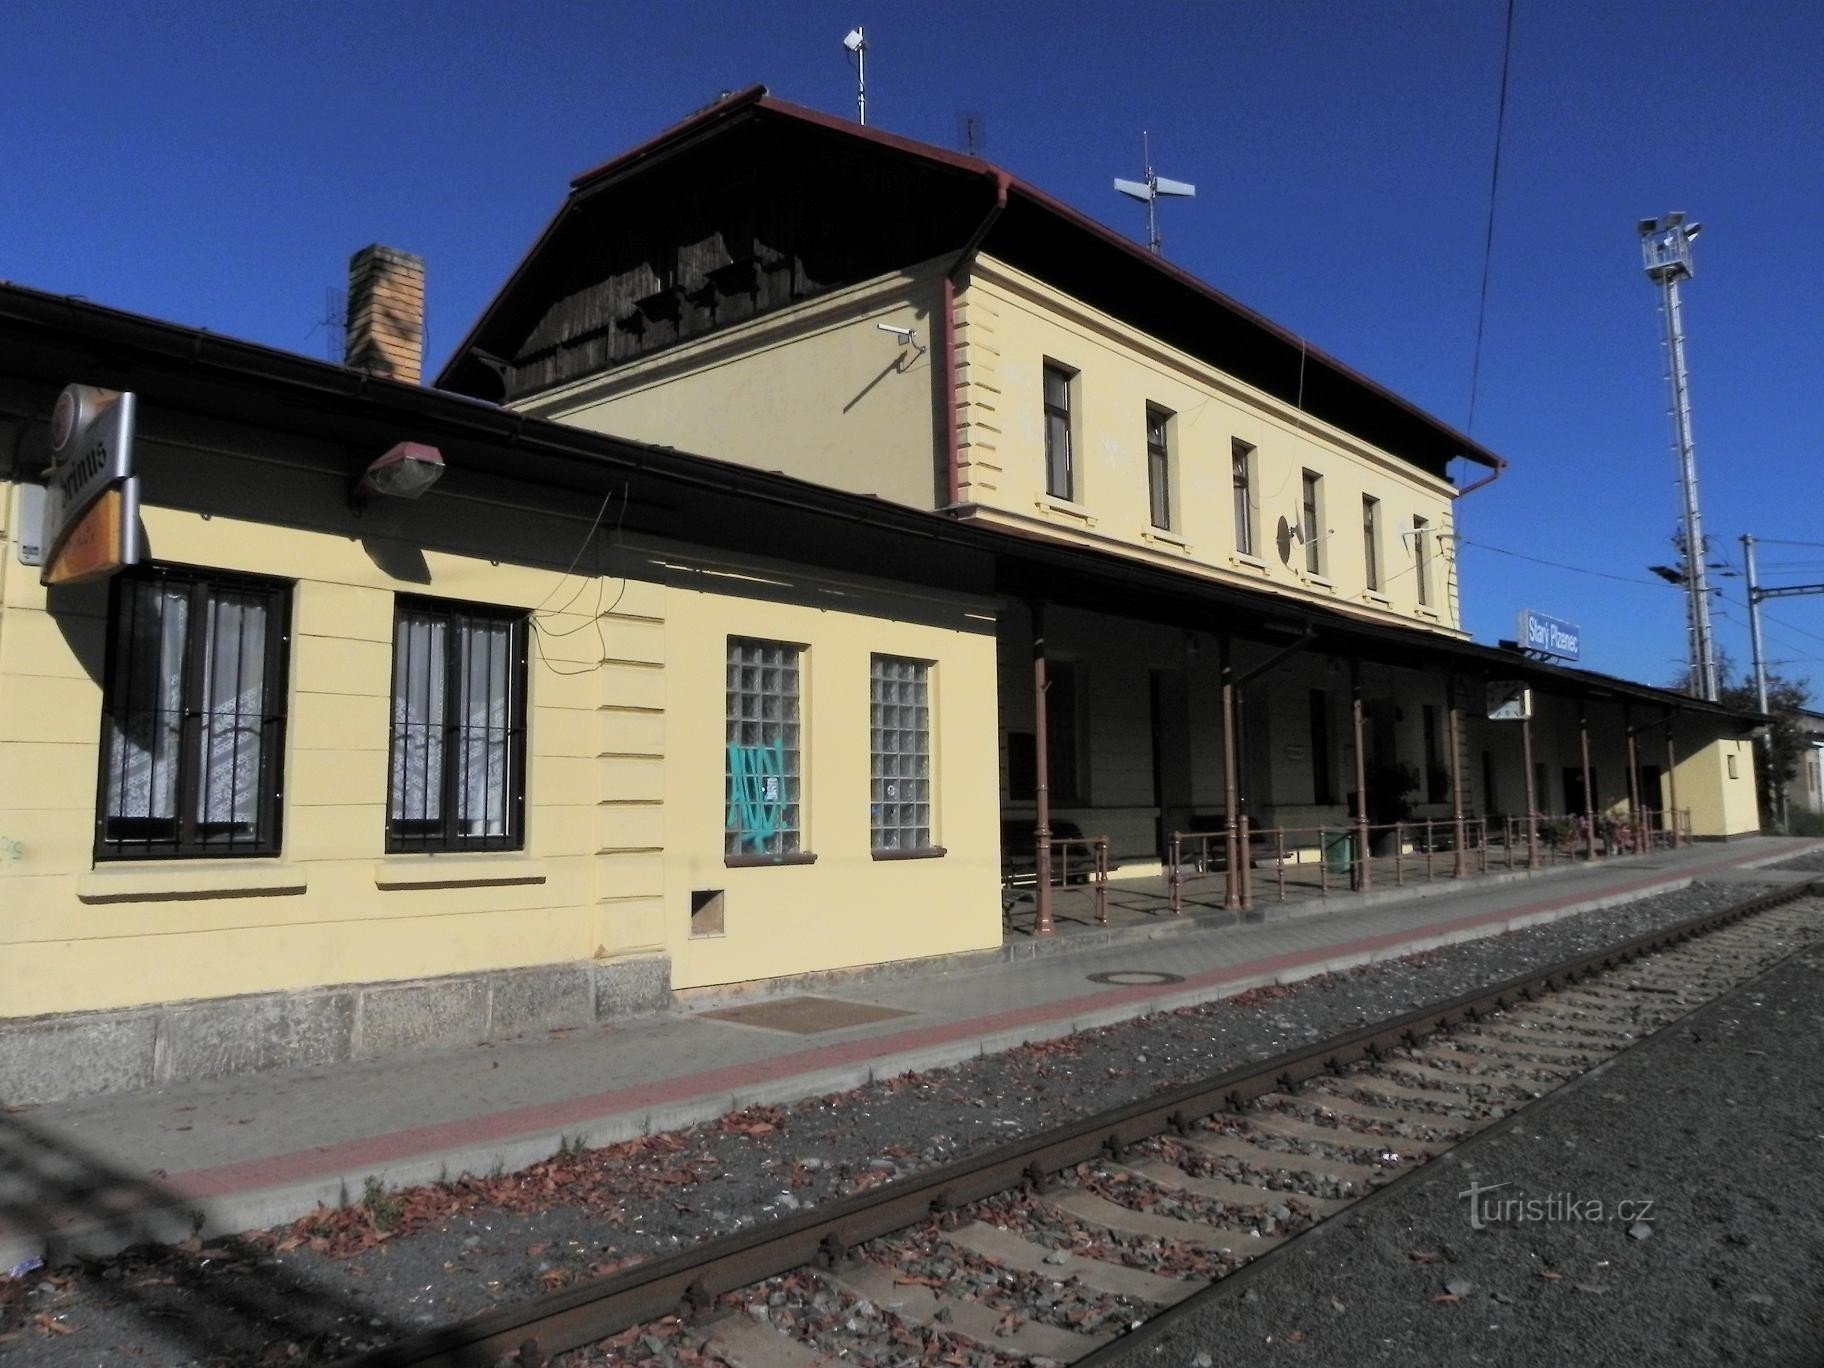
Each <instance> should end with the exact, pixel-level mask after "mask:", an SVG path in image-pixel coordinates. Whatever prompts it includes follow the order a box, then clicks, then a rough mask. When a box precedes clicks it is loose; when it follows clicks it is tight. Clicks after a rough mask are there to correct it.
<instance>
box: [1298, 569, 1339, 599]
mask: <svg viewBox="0 0 1824 1368" xmlns="http://www.w3.org/2000/svg"><path fill="white" fill-rule="evenodd" d="M1305 583H1306V584H1315V585H1316V586H1317V587H1318V588H1319V589H1328V590H1329V591H1330V592H1331V593H1333V594H1334V593H1335V592H1336V583H1335V581H1333V580H1331V579H1330V578H1329V577H1328V576H1325V575H1316V574H1313V573H1312V572H1311V571H1309V570H1307V571H1305Z"/></svg>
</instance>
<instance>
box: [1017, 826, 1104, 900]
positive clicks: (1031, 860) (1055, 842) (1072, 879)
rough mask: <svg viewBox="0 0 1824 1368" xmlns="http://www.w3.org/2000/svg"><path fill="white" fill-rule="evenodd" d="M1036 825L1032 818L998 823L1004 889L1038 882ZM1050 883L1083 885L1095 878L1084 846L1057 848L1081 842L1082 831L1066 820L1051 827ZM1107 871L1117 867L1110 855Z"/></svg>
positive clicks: (1091, 855) (1093, 859)
mask: <svg viewBox="0 0 1824 1368" xmlns="http://www.w3.org/2000/svg"><path fill="white" fill-rule="evenodd" d="M1038 825H1039V824H1038V821H1037V819H1035V818H1032V817H1007V818H1003V819H1002V821H1001V883H1002V885H1003V886H1004V887H1007V888H1031V887H1035V886H1036V885H1037V884H1038V882H1039V851H1038V839H1039V838H1038ZM1051 836H1052V847H1051V881H1052V883H1053V884H1054V885H1065V884H1086V883H1088V882H1089V881H1090V880H1091V879H1092V878H1094V877H1095V872H1096V857H1095V854H1094V853H1093V852H1092V851H1090V850H1089V848H1088V847H1087V846H1083V845H1072V844H1060V843H1061V842H1078V841H1082V840H1083V829H1082V828H1081V827H1079V826H1078V825H1077V824H1076V823H1075V822H1073V821H1070V820H1069V819H1068V818H1056V819H1054V820H1053V821H1052V824H1051ZM1108 867H1109V869H1110V870H1111V871H1112V870H1114V869H1116V868H1118V867H1119V865H1118V862H1117V861H1116V860H1115V858H1114V857H1113V855H1112V854H1111V855H1110V857H1109V861H1108Z"/></svg>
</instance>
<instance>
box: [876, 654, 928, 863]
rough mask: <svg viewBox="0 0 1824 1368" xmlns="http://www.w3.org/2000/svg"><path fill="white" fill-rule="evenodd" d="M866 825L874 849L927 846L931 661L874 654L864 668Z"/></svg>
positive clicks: (926, 847)
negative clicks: (869, 665)
mask: <svg viewBox="0 0 1824 1368" xmlns="http://www.w3.org/2000/svg"><path fill="white" fill-rule="evenodd" d="M868 704H869V708H868V725H869V730H870V732H871V741H872V744H871V746H870V751H871V753H872V759H871V761H870V766H869V776H868V779H869V784H870V792H869V795H868V799H869V801H868V814H869V818H868V825H869V828H870V831H871V834H872V841H873V848H874V849H875V850H928V849H930V847H931V666H930V665H929V664H928V663H926V662H925V661H922V660H902V659H900V658H899V657H897V656H883V655H877V656H875V657H874V658H873V667H872V669H871V671H870V674H869V699H868Z"/></svg>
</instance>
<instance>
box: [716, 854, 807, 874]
mask: <svg viewBox="0 0 1824 1368" xmlns="http://www.w3.org/2000/svg"><path fill="white" fill-rule="evenodd" d="M816 863H817V857H816V856H815V855H814V854H812V853H811V852H810V851H808V850H800V851H797V852H796V853H794V854H791V855H724V856H723V857H722V865H723V867H724V868H726V869H764V868H765V867H766V866H768V865H809V864H816Z"/></svg>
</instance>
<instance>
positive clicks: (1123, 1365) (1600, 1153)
mask: <svg viewBox="0 0 1824 1368" xmlns="http://www.w3.org/2000/svg"><path fill="white" fill-rule="evenodd" d="M1820 988H1824V950H1820V949H1817V948H1812V949H1807V950H1805V951H1802V952H1801V953H1800V954H1799V955H1797V956H1795V957H1794V958H1793V959H1791V960H1788V961H1787V962H1786V963H1785V964H1783V965H1781V966H1779V967H1777V968H1775V969H1773V970H1772V971H1770V972H1769V973H1768V974H1766V975H1765V976H1763V977H1762V978H1760V979H1758V980H1755V981H1753V982H1751V983H1750V984H1748V985H1746V986H1745V987H1744V988H1742V989H1740V990H1737V991H1736V992H1734V993H1732V994H1730V995H1728V996H1727V997H1725V998H1722V999H1719V1000H1718V1001H1717V1002H1715V1003H1713V1004H1711V1005H1710V1006H1708V1007H1705V1008H1703V1009H1701V1010H1700V1011H1699V1012H1697V1013H1696V1014H1695V1015H1693V1016H1691V1017H1687V1018H1685V1019H1684V1020H1682V1021H1680V1022H1677V1023H1675V1024H1674V1025H1672V1026H1671V1027H1669V1028H1667V1029H1666V1030H1664V1031H1662V1032H1661V1033H1660V1034H1658V1035H1656V1036H1654V1037H1652V1038H1651V1039H1649V1040H1648V1041H1647V1042H1646V1043H1644V1044H1643V1045H1641V1046H1640V1047H1638V1048H1636V1049H1634V1050H1631V1051H1629V1052H1627V1053H1625V1054H1622V1055H1620V1056H1618V1057H1617V1058H1616V1059H1615V1060H1614V1061H1613V1062H1612V1063H1610V1064H1608V1065H1606V1066H1604V1067H1603V1068H1602V1069H1600V1070H1598V1071H1596V1072H1594V1073H1591V1074H1589V1075H1587V1076H1586V1077H1584V1078H1582V1079H1580V1080H1578V1081H1577V1082H1575V1083H1573V1084H1571V1085H1570V1086H1569V1087H1567V1088H1565V1089H1563V1090H1562V1091H1560V1092H1557V1093H1555V1094H1553V1095H1551V1096H1550V1097H1549V1098H1547V1099H1545V1100H1544V1101H1542V1102H1541V1103H1539V1104H1538V1105H1537V1106H1535V1107H1533V1108H1531V1109H1530V1110H1528V1111H1527V1112H1525V1113H1524V1114H1523V1115H1521V1116H1520V1117H1518V1118H1516V1121H1515V1122H1514V1123H1512V1124H1509V1125H1506V1126H1501V1127H1497V1128H1495V1129H1494V1130H1491V1131H1489V1132H1487V1133H1486V1134H1484V1135H1482V1136H1479V1137H1477V1138H1475V1139H1473V1140H1471V1141H1469V1142H1468V1143H1466V1144H1465V1145H1463V1146H1462V1147H1461V1148H1459V1149H1457V1150H1455V1151H1453V1152H1452V1153H1450V1154H1448V1155H1446V1156H1444V1157H1442V1158H1441V1159H1439V1160H1437V1161H1435V1162H1434V1163H1433V1164H1432V1165H1429V1166H1427V1167H1425V1168H1423V1169H1421V1170H1419V1171H1418V1172H1417V1173H1416V1174H1414V1175H1413V1176H1412V1177H1410V1178H1408V1179H1406V1180H1404V1181H1403V1182H1402V1183H1400V1184H1399V1185H1398V1186H1397V1187H1395V1188H1392V1189H1389V1190H1388V1191H1387V1192H1385V1193H1384V1194H1381V1195H1379V1196H1377V1197H1375V1198H1374V1199H1373V1200H1372V1201H1370V1202H1368V1203H1366V1204H1364V1205H1363V1206H1361V1207H1359V1208H1357V1209H1355V1210H1354V1211H1351V1212H1346V1213H1344V1214H1343V1215H1342V1216H1341V1217H1340V1218H1338V1219H1337V1220H1335V1221H1332V1222H1330V1223H1329V1224H1328V1225H1326V1226H1323V1227H1320V1228H1319V1229H1318V1230H1316V1231H1315V1232H1313V1234H1312V1235H1311V1236H1310V1237H1309V1238H1307V1239H1304V1240H1301V1241H1298V1242H1297V1243H1295V1244H1291V1245H1288V1246H1287V1247H1286V1248H1285V1249H1284V1250H1283V1251H1280V1252H1278V1253H1276V1254H1275V1255H1273V1256H1272V1257H1270V1258H1268V1259H1266V1260H1264V1261H1263V1262H1262V1263H1261V1264H1260V1265H1259V1266H1258V1267H1256V1268H1253V1269H1251V1270H1250V1271H1249V1272H1248V1273H1247V1274H1246V1275H1244V1276H1243V1277H1242V1278H1238V1279H1236V1280H1234V1281H1232V1282H1230V1283H1227V1284H1225V1285H1223V1286H1222V1287H1221V1288H1219V1289H1218V1291H1217V1292H1216V1293H1215V1294H1213V1295H1212V1296H1211V1297H1210V1299H1209V1300H1208V1301H1207V1302H1206V1303H1203V1304H1201V1305H1200V1306H1199V1307H1198V1309H1197V1311H1196V1313H1195V1315H1194V1316H1192V1317H1190V1318H1189V1319H1188V1321H1187V1323H1186V1324H1184V1325H1183V1326H1181V1327H1178V1328H1175V1329H1174V1330H1172V1331H1170V1332H1168V1333H1167V1334H1165V1335H1163V1336H1162V1337H1161V1338H1160V1339H1159V1340H1158V1341H1157V1342H1156V1343H1154V1344H1152V1345H1149V1346H1145V1347H1137V1348H1136V1349H1134V1350H1132V1351H1130V1352H1129V1353H1128V1354H1126V1355H1124V1356H1121V1357H1119V1358H1118V1359H1117V1362H1118V1364H1119V1365H1120V1368H1161V1366H1163V1365H1169V1366H1170V1368H1188V1366H1189V1365H1207V1364H1227V1363H1262V1362H1280V1361H1284V1362H1289V1363H1299V1364H1304V1365H1339V1366H1340V1365H1351V1368H1353V1365H1358V1364H1368V1363H1388V1364H1401V1365H1406V1364H1416V1363H1477V1364H1489V1365H1503V1364H1508V1365H1547V1364H1561V1363H1613V1364H1620V1363H1643V1364H1646V1363H1754V1364H1758V1365H1768V1366H1769V1368H1771V1366H1772V1365H1787V1364H1791V1365H1800V1364H1803V1365H1807V1368H1811V1366H1812V1365H1816V1364H1818V1363H1820V1362H1824V1243H1821V1242H1820V1241H1819V1238H1818V1215H1817V1213H1818V1212H1819V1211H1820V1210H1824V1088H1820V1087H1819V1085H1818V1071H1817V1060H1818V1058H1819V1056H1820V1053H1821V1052H1824V1013H1820V1012H1819V1011H1818V1010H1817V1001H1818V994H1819V991H1820ZM1472 1184H1475V1185H1477V1186H1479V1187H1480V1188H1487V1189H1492V1190H1490V1191H1487V1192H1485V1193H1483V1194H1482V1195H1481V1196H1480V1197H1479V1198H1478V1199H1477V1200H1478V1202H1479V1205H1480V1208H1481V1212H1482V1214H1483V1219H1482V1225H1483V1228H1482V1229H1479V1230H1478V1229H1475V1228H1472V1226H1471V1223H1470V1220H1469V1208H1470V1199H1469V1198H1467V1197H1466V1196H1464V1195H1463V1194H1465V1193H1466V1192H1468V1191H1469V1189H1470V1187H1471V1185H1472ZM1497 1185H1498V1186H1497ZM1624 1203H1629V1204H1631V1205H1629V1206H1627V1207H1625V1208H1624V1207H1623V1205H1622V1204H1624ZM1598 1204H1599V1206H1600V1209H1598ZM1643 1204H1650V1205H1645V1206H1644V1207H1643Z"/></svg>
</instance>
